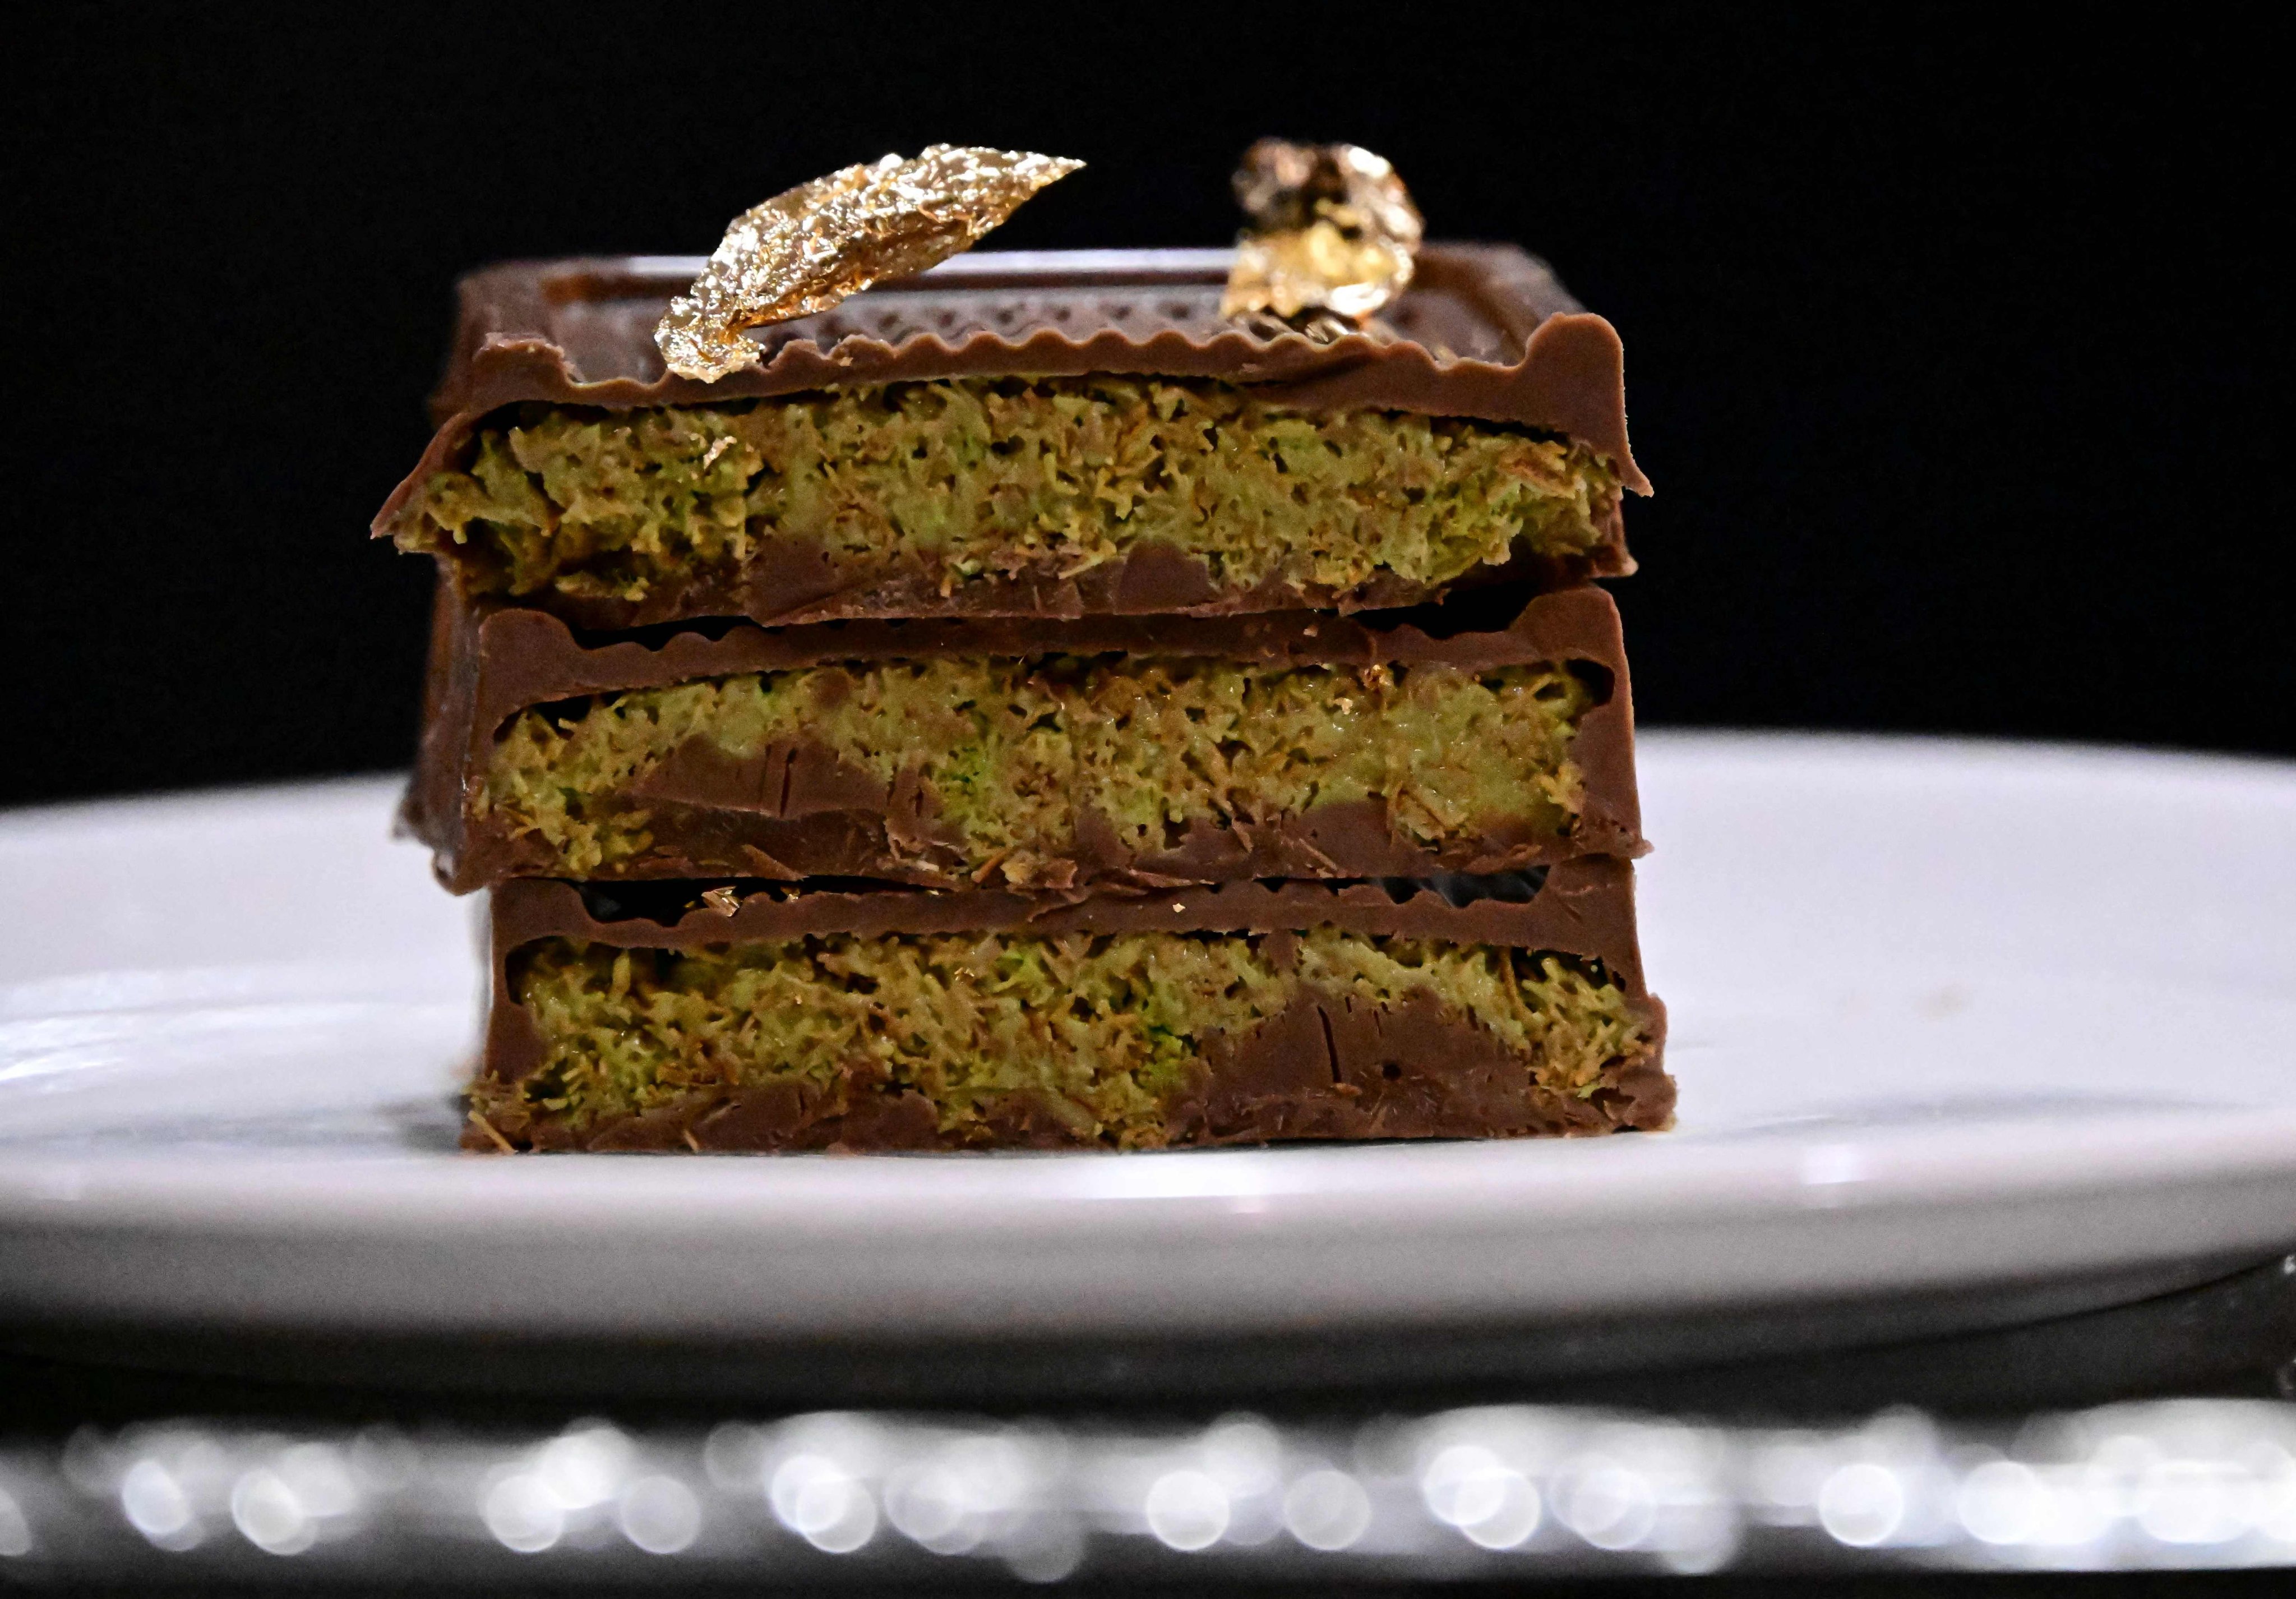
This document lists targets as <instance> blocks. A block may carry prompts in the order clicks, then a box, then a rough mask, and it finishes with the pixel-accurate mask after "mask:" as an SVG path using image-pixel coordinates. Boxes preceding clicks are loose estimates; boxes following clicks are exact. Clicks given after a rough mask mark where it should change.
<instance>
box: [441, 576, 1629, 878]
mask: <svg viewBox="0 0 2296 1599" xmlns="http://www.w3.org/2000/svg"><path fill="white" fill-rule="evenodd" d="M1513 604H1521V609H1520V610H1519V611H1517V612H1515V614H1513V615H1512V616H1511V617H1510V616H1509V615H1508V611H1509V610H1510V609H1512V608H1513ZM1462 622H1484V623H1485V624H1487V625H1484V626H1481V627H1473V626H1468V627H1464V628H1463V629H1462V630H1461V631H1447V629H1446V627H1445V626H1443V625H1442V624H1444V623H1452V624H1456V623H1462ZM435 625H436V629H437V631H436V636H435V638H434V641H433V653H432V664H431V679H430V694H429V705H430V711H429V714H428V716H427V718H426V722H425V729H424V737H423V743H422V754H421V757H420V760H419V762H418V764H417V768H416V772H415V778H414V784H413V786H412V787H411V788H410V789H409V792H408V795H407V802H406V821H407V823H408V825H409V827H410V828H411V829H412V830H413V831H414V832H415V833H416V834H417V835H418V836H419V837H422V839H423V840H424V841H425V842H427V843H429V844H430V845H431V846H432V848H433V850H434V852H435V853H436V864H437V868H438V870H439V876H440V878H441V880H442V881H443V882H445V883H446V884H447V886H448V887H449V888H451V889H453V890H454V891H455V892H457V893H463V892H468V891H469V890H471V889H472V888H477V887H480V886H486V885H488V884H492V883H497V882H502V881H504V880H506V879H508V878H514V877H535V876H550V875H565V873H564V870H563V868H562V866H561V865H560V864H559V863H558V862H559V857H558V854H557V853H556V851H555V850H554V848H553V847H552V846H550V845H547V844H546V843H545V841H543V840H542V839H541V838H540V837H537V836H535V835H531V834H529V835H526V836H521V835H520V834H519V833H518V832H516V831H515V830H514V829H513V828H512V826H511V824H510V823H509V822H508V821H507V820H505V819H504V817H503V816H502V815H501V814H500V813H499V812H490V811H489V810H488V807H487V806H486V805H485V804H483V803H482V800H483V796H484V794H485V788H486V781H487V773H488V762H489V760H490V758H491V756H492V754H493V751H494V747H495V742H496V738H498V736H499V735H500V732H501V729H503V728H504V725H505V723H506V722H507V721H509V720H510V719H512V717H514V716H516V715H517V714H518V713H521V712H522V711H524V710H526V709H528V708H529V707H531V706H535V705H561V704H563V703H564V702H568V701H575V700H579V699H581V698H583V697H585V696H594V695H601V694H610V693H614V692H619V691H625V690H632V689H641V688H653V687H659V686H663V685H668V684H674V683H679V682H688V681H693V680H701V679H710V678H722V677H726V676H731V675H734V674H737V673H744V672H773V671H782V670H789V669H793V668H803V667H809V666H814V665H817V664H823V663H827V662H850V663H865V662H871V661H886V660H917V659H930V658H968V657H981V656H991V657H1016V656H1017V657H1031V656H1039V655H1049V654H1056V653H1057V654H1062V655H1103V654H1105V655H1127V656H1130V657H1132V658H1135V659H1152V658H1189V657H1195V658H1204V659H1212V660H1218V661H1226V662H1240V663H1247V664H1266V665H1270V666H1310V665H1313V666H1337V667H1354V668H1370V667H1378V666H1384V667H1389V668H1402V669H1406V670H1408V669H1410V668H1414V667H1419V666H1439V667H1447V668H1453V669H1456V670H1458V671H1461V672H1480V671H1485V670H1488V669H1491V668H1498V667H1508V666H1518V665H1530V664H1555V665H1562V666H1567V667H1569V668H1570V669H1571V670H1573V671H1575V672H1579V673H1580V674H1581V676H1582V678H1583V679H1585V680H1587V682H1589V683H1590V684H1591V685H1592V686H1593V688H1594V690H1595V693H1596V695H1597V702H1596V703H1595V705H1593V706H1592V707H1591V708H1590V709H1588V710H1587V711H1586V712H1584V713H1582V714H1581V716H1580V718H1579V722H1578V731H1577V734H1576V737H1575V738H1574V739H1573V740H1572V742H1571V746H1570V760H1571V761H1572V762H1573V763H1575V765H1576V766H1577V767H1578V769H1579V772H1580V774H1581V777H1582V779H1583V787H1582V791H1581V792H1582V798H1581V802H1580V805H1579V814H1578V817H1577V820H1576V822H1575V824H1574V825H1573V826H1572V827H1571V828H1570V830H1569V832H1568V833H1567V834H1565V835H1563V836H1560V837H1558V836H1556V835H1555V834H1554V833H1553V832H1552V831H1551V830H1533V829H1531V828H1529V827H1528V826H1527V825H1520V826H1518V825H1511V824H1510V823H1509V822H1508V821H1507V820H1506V819H1505V818H1498V819H1493V820H1490V821H1489V822H1487V823H1484V824H1481V825H1480V828H1479V830H1477V831H1476V832H1474V833H1473V834H1472V835H1468V836H1463V837H1454V838H1452V839H1451V840H1450V841H1448V842H1447V843H1446V844H1444V845H1442V846H1441V847H1439V848H1434V849H1431V848H1428V847H1425V846H1424V845H1421V844H1419V843H1417V842H1416V841H1415V840H1413V839H1410V838H1407V837H1404V836H1403V834H1402V833H1401V831H1400V830H1399V829H1398V828H1397V827H1396V826H1395V824H1394V819H1393V818H1392V817H1391V816H1390V814H1389V812H1388V811H1387V809H1386V805H1385V802H1384V801H1357V802H1349V803H1348V804H1326V805H1322V806H1319V807H1316V808H1315V809H1311V810H1309V811H1308V812H1304V813H1301V814H1296V815H1286V816H1280V817H1275V818H1271V819H1267V820H1266V821H1265V822H1264V823H1262V824H1257V825H1253V826H1250V827H1246V828H1235V827H1233V826H1225V825H1221V824H1220V823H1218V822H1216V821H1214V820H1210V819H1204V820H1201V823H1199V824H1192V825H1191V826H1190V827H1189V828H1187V829H1186V831H1185V833H1184V834H1183V835H1182V836H1181V837H1178V838H1177V839H1168V840H1167V841H1166V847H1165V848H1164V849H1162V850H1161V851H1160V852H1155V853H1138V852H1136V851H1135V850H1132V849H1130V848H1128V847H1127V846H1126V845H1124V844H1122V843H1121V842H1120V841H1119V839H1118V837H1117V835H1116V833H1115V831H1114V829H1113V828H1110V827H1108V826H1107V825H1105V823H1104V822H1103V823H1097V824H1095V822H1094V821H1093V820H1092V819H1091V818H1090V817H1088V816H1084V815H1079V817H1078V825H1077V828H1076V835H1077V839H1076V846H1075V849H1074V852H1073V857H1072V859H1071V860H1070V861H1066V862H1064V863H1063V866H1064V868H1065V870H1061V871H1057V872H1055V874H1054V881H1053V882H1052V883H1051V884H1050V885H1049V886H1056V887H1057V888H1058V889H1059V890H1061V891H1062V892H1064V893H1067V894H1070V895H1071V896H1073V895H1074V894H1081V893H1085V892H1088V891H1103V892H1106V891H1117V892H1144V891H1154V890H1157V889H1160V888H1161V887H1164V886H1169V885H1171V884H1174V883H1180V882H1223V881H1234V880H1238V879H1243V878H1276V877H1298V878H1374V877H1412V878H1424V877H1429V876H1431V875H1433V874H1435V873H1439V872H1470V873H1488V872H1498V871H1506V870H1515V869H1519V868H1521V867H1526V866H1529V865H1534V864H1538V863H1542V862H1549V861H1556V860H1561V859H1564V858H1567V857H1569V856H1571V855H1574V854H1587V853H1602V854H1614V855H1632V854H1637V853H1641V852H1642V850H1643V849H1644V845H1643V843H1642V839H1641V833H1640V814H1639V810H1638V807H1637V805H1636V795H1635V783H1634V747H1633V745H1634V716H1633V705H1632V695H1631V691H1630V687H1629V683H1628V673H1627V664H1626V656H1625V652H1624V648H1623V646H1622V643H1621V640H1620V633H1619V623H1618V613H1617V609H1616V607H1615V606H1613V605H1612V603H1611V599H1610V597H1609V596H1608V595H1606V594H1604V593H1603V592H1602V591H1601V590H1599V589H1568V590H1564V591H1562V592H1561V593H1557V594H1548V595H1543V596H1539V597H1538V598H1533V599H1531V600H1529V602H1528V603H1527V604H1524V603H1521V601H1520V598H1519V597H1518V598H1516V599H1515V600H1514V601H1513V602H1512V603H1511V604H1510V605H1508V606H1487V607H1485V608H1484V609H1483V611H1482V612H1481V613H1480V614H1479V613H1478V612H1477V611H1476V609H1475V608H1474V607H1472V606H1466V605H1464V604H1463V603H1461V602H1454V604H1453V605H1452V606H1446V607H1443V608H1441V609H1439V610H1434V611H1429V612H1420V613H1415V614H1412V615H1411V616H1409V617H1408V618H1407V619H1406V618H1402V617H1393V616H1390V617H1365V616H1357V617H1353V618H1347V617H1333V616H1329V615H1302V614H1276V615H1252V616H1233V617H1219V618H1191V617H1169V618H1159V619H1154V620H1148V619H1136V618H1121V617H1103V618H1093V619H1086V620H1082V621H1078V622H1046V621H1043V620H1037V619H1028V618H1006V619H999V620H993V621H990V620H983V621H965V622H948V621H910V622H848V623H830V624H823V625H818V626H815V627H810V628H793V629H782V630H766V629H761V628H758V627H755V626H752V625H749V624H746V623H744V624H736V625H733V626H730V627H725V628H720V629H716V630H712V631H706V632H705V631H693V630H686V631H671V632H668V633H667V634H666V635H664V636H660V637H649V638H645V639H620V640H617V641H612V642H586V641H585V640H584V639H581V638H580V637H578V635H576V634H575V633H574V632H573V631H570V629H569V628H568V627H567V626H566V624H565V623H564V622H561V621H559V620H557V619H556V618H554V617H552V616H549V615H547V614H543V613H540V612H536V611H529V610H517V609H511V610H500V609H491V610H480V609H477V608H473V607H471V606H465V605H463V604H461V603H459V602H457V601H455V599H454V598H453V597H452V596H451V594H449V593H448V592H447V591H446V590H445V589H443V588H442V590H441V594H440V599H439V610H438V613H437V618H436V623H435ZM632 803H633V804H641V805H643V807H644V810H645V812H646V813H647V815H648V817H649V821H648V823H647V828H648V831H649V832H650V834H651V836H652V843H651V845H649V847H648V848H647V849H646V851H645V852H644V853H642V854H640V855H637V856H635V857H634V858H631V859H627V860H622V861H616V862H614V863H613V864H612V865H611V867H610V868H605V869H602V870H601V871H600V872H599V873H598V874H597V875H600V876H605V877H612V878H715V877H750V878H768V879H780V880H789V881H793V880H797V879H799V878H822V877H835V878H875V879H881V880H885V881H889V882H903V883H914V884H921V885H924V886H944V887H945V886H961V885H962V884H963V882H964V880H965V878H966V876H967V875H969V874H961V873H958V872H956V871H955V870H954V869H953V868H952V866H951V864H950V860H951V857H950V855H949V853H948V851H947V849H946V848H945V847H943V846H941V845H936V843H935V837H936V834H935V827H936V823H935V821H934V819H933V818H932V817H931V815H930V814H927V813H925V812H923V811H922V809H921V808H920V804H921V803H920V799H919V795H918V791H917V790H916V789H915V787H914V786H911V787H904V786H903V784H901V783H899V782H896V783H893V784H890V785H888V784H885V783H881V782H877V781H874V780H873V779H871V778H870V777H869V776H868V774H866V773H863V772H858V771H853V770H852V769H850V768H849V767H844V766H841V765H840V763H839V762H838V761H837V759H836V758H835V756H834V754H832V752H830V751H828V750H827V749H826V748H825V747H824V746H819V745H816V744H813V743H811V742H808V741H799V742H794V743H786V744H775V745H773V746H768V747H767V748H766V749H764V750H762V751H760V752H758V754H755V755H754V756H753V757H750V758H746V759H742V760H738V761H737V760H735V759H734V758H732V757H730V756H727V755H726V754H723V753H722V752H720V751H719V750H718V749H717V746H715V745H714V744H712V743H711V742H710V741H709V739H708V738H706V737H702V738H693V739H689V741H688V742H687V744H686V745H685V746H681V747H680V748H679V749H678V750H676V752H674V753H673V754H672V755H671V756H670V758H669V759H668V761H666V762H663V764H662V765H661V766H660V768H658V769H656V770H655V771H653V772H652V774H650V775H649V776H648V777H647V778H646V779H644V782H643V783H642V784H641V785H639V790H638V792H636V793H635V794H634V795H632Z"/></svg>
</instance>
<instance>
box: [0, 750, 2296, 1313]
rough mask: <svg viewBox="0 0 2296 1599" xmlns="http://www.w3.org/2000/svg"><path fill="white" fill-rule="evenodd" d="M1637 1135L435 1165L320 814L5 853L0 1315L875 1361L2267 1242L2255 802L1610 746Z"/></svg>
mask: <svg viewBox="0 0 2296 1599" xmlns="http://www.w3.org/2000/svg"><path fill="white" fill-rule="evenodd" d="M394 789H395V785H393V784H390V783H387V782H381V781H372V780H367V781H356V782H345V783H338V784H327V785H316V786H306V787H285V788H273V789H258V790H250V791H245V792H240V793H234V794H225V795H205V796H194V797H189V798H180V799H164V800H151V801H133V802H125V803H118V804H101V805H91V806H79V807H71V808H66V809H58V810H52V811H44V812H21V813H18V814H15V815H12V816H8V817H4V818H0V894H4V896H5V900H4V903H5V911H4V926H0V976H4V985H0V1314H6V1315H16V1316H21V1315H26V1314H29V1315H40V1316H121V1317H131V1318H136V1319H139V1320H152V1319H157V1320H160V1321H168V1320H184V1319H197V1320H201V1321H207V1322H214V1323H230V1324H237V1325H242V1326H250V1327H266V1326H269V1327H297V1328H316V1329H323V1330H325V1329H332V1330H340V1331H353V1332H358V1331H366V1332H380V1331H456V1330H463V1329H475V1328H487V1329H496V1330H502V1331H537V1332H559V1333H586V1332H600V1333H639V1334H680V1333H704V1334H707V1333H712V1332H735V1331H739V1332H745V1333H751V1334H763V1335H780V1334H791V1335H815V1334H837V1333H853V1332H866V1333H873V1334H883V1335H903V1336H906V1335H922V1336H931V1335H934V1334H938V1333H947V1332H956V1331H975V1332H989V1331H998V1330H1020V1329H1027V1330H1032V1331H1042V1332H1097V1331H1115V1332H1153V1331H1223V1330H1233V1331H1242V1330H1247V1329H1259V1330H1267V1329H1281V1328H1300V1327H1316V1326H1340V1325H1350V1326H1358V1327H1361V1326H1376V1325H1381V1324H1392V1323H1404V1322H1429V1321H1437V1322H1475V1321H1480V1320H1485V1319H1490V1318H1510V1319H1513V1320H1518V1321H1529V1322H1535V1321H1552V1320H1556V1319H1568V1318H1572V1317H1578V1316H1584V1315H1594V1314H1598V1313H1599V1314H1614V1313H1619V1312H1631V1311H1636V1310H1682V1309H1688V1308H1692V1307H1695V1306H1706V1305H1713V1304H1718V1303H1751V1302H1755V1301H1784V1300H1791V1299H1796V1298H1815V1297H1829V1298H1830V1297H1834V1296H1843V1295H1855V1294H1863V1293H1869V1292H1881V1291H1890V1290H1926V1289H1934V1288H1941V1287H1952V1286H1958V1285H1984V1284H1995V1283H2005V1282H2019V1281H2030V1280H2034V1279H2038V1278H2046V1277H2050V1276H2056V1275H2066V1274H2072V1273H2085V1272H2089V1271H2103V1270H2114V1269H2119V1268H2121V1267H2140V1266H2146V1265H2155V1264H2161V1263H2167V1262H2170V1261H2175V1260H2178V1259H2183V1258H2188V1257H2194V1256H2200V1255H2207V1254H2216V1253H2226V1254H2230V1253H2236V1252H2240V1251H2245V1250H2254V1251H2256V1252H2258V1253H2259V1254H2261V1253H2263V1252H2265V1251H2268V1250H2270V1249H2274V1248H2275V1247H2276V1246H2281V1245H2284V1244H2286V1243H2289V1242H2290V1241H2292V1240H2296V767H2290V766H2286V765H2279V764H2270V763H2264V762H2238V761H2230V760H2213V759H2202V758H2194V757H2182V756H2169V755H2157V754H2135V753H2121V752H2111V751H2079V750H2065V749H2056V748H2046V747H2034V746H1992V745H1983V744H1971V743H1947V742H1937V741H1894V740H1846V739H1822V738H1788V737H1737V736H1682V735H1677V736H1659V737H1653V738H1649V739H1648V740H1647V741H1646V743H1645V745H1644V803H1645V806H1646V810H1647V820H1648V824H1649V828H1650V830H1651V833H1652V837H1655V838H1656V839H1657V840H1658V841H1659V843H1660V846H1661V847H1660V853H1658V854H1656V855H1655V856H1653V857H1652V859H1651V860H1650V861H1647V862H1646V863H1645V865H1644V869H1643V872H1644V876H1643V922H1644V939H1645V948H1646V956H1647V962H1648V967H1649V970H1650V973H1651V979H1652V986H1653V987H1655V988H1656V989H1657V990H1658V991H1659V992H1660V993H1662V994H1664V995H1665V996H1666V998H1667V999H1668V1001H1669V1003H1670V1005H1671V1008H1672V1010H1673V1015H1674V1019H1675V1026H1674V1036H1673V1043H1672V1048H1671V1051H1670V1056H1669V1064H1670V1065H1671V1066H1672V1067H1673V1069H1674V1071H1675V1073H1676V1075H1677V1077H1678V1078H1679V1079H1680V1081H1681V1084H1682V1102H1681V1110H1680V1124H1679V1130H1678V1131H1676V1132H1674V1133H1667V1134H1661V1135H1653V1136H1636V1137H1624V1138H1615V1139H1608V1140H1602V1141H1589V1142H1556V1143H1541V1142H1514V1143H1490V1144H1446V1145H1419V1146H1411V1145H1381V1146H1371V1147H1349V1148H1291V1149H1277V1150H1218V1151H1201V1152H1184V1153H1173V1154H1160V1155H1124V1156H1108V1155H1068V1156H1003V1157H996V1156H947V1157H889V1158H833V1157H788V1158H769V1159H709V1160H699V1159H662V1158H643V1157H627V1158H615V1157H590V1158H552V1159H520V1160H504V1159H498V1158H497V1159H486V1158H473V1157H468V1156H463V1155H458V1154H456V1153H455V1152H453V1148H452V1146H453V1141H454V1138H455V1133H456V1131H457V1116H456V1112H455V1108H454V1104H453V1098H452V1094H453V1088H454V1085H455V1080H456V1078H457V1077H458V1076H459V1075H460V1074H461V1073H462V1072H463V1070H464V1069H465V1066H466V1062H467V1059H468V1057H469V1051H470V1049H471V1041H472V1038H473V1036H474V1034H475V1028H476V1015H477V1004H478V974H477V961H476V957H475V953H474V933H473V917H472V905H471V903H466V902H457V901H454V900H450V899H449V898H447V896H446V895H445V894H441V893H439V891H438V890H437V889H436V888H435V887H433V886H431V883H430V878H429V874H428V872H427V870H426V864H425V861H424V860H423V858H422V853H421V852H420V851H419V850H418V849H416V848H414V846H412V845H406V844H404V843H394V842H392V841H390V839H389V837H388V833H389V808H390V805H391V803H392V800H393V798H394Z"/></svg>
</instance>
